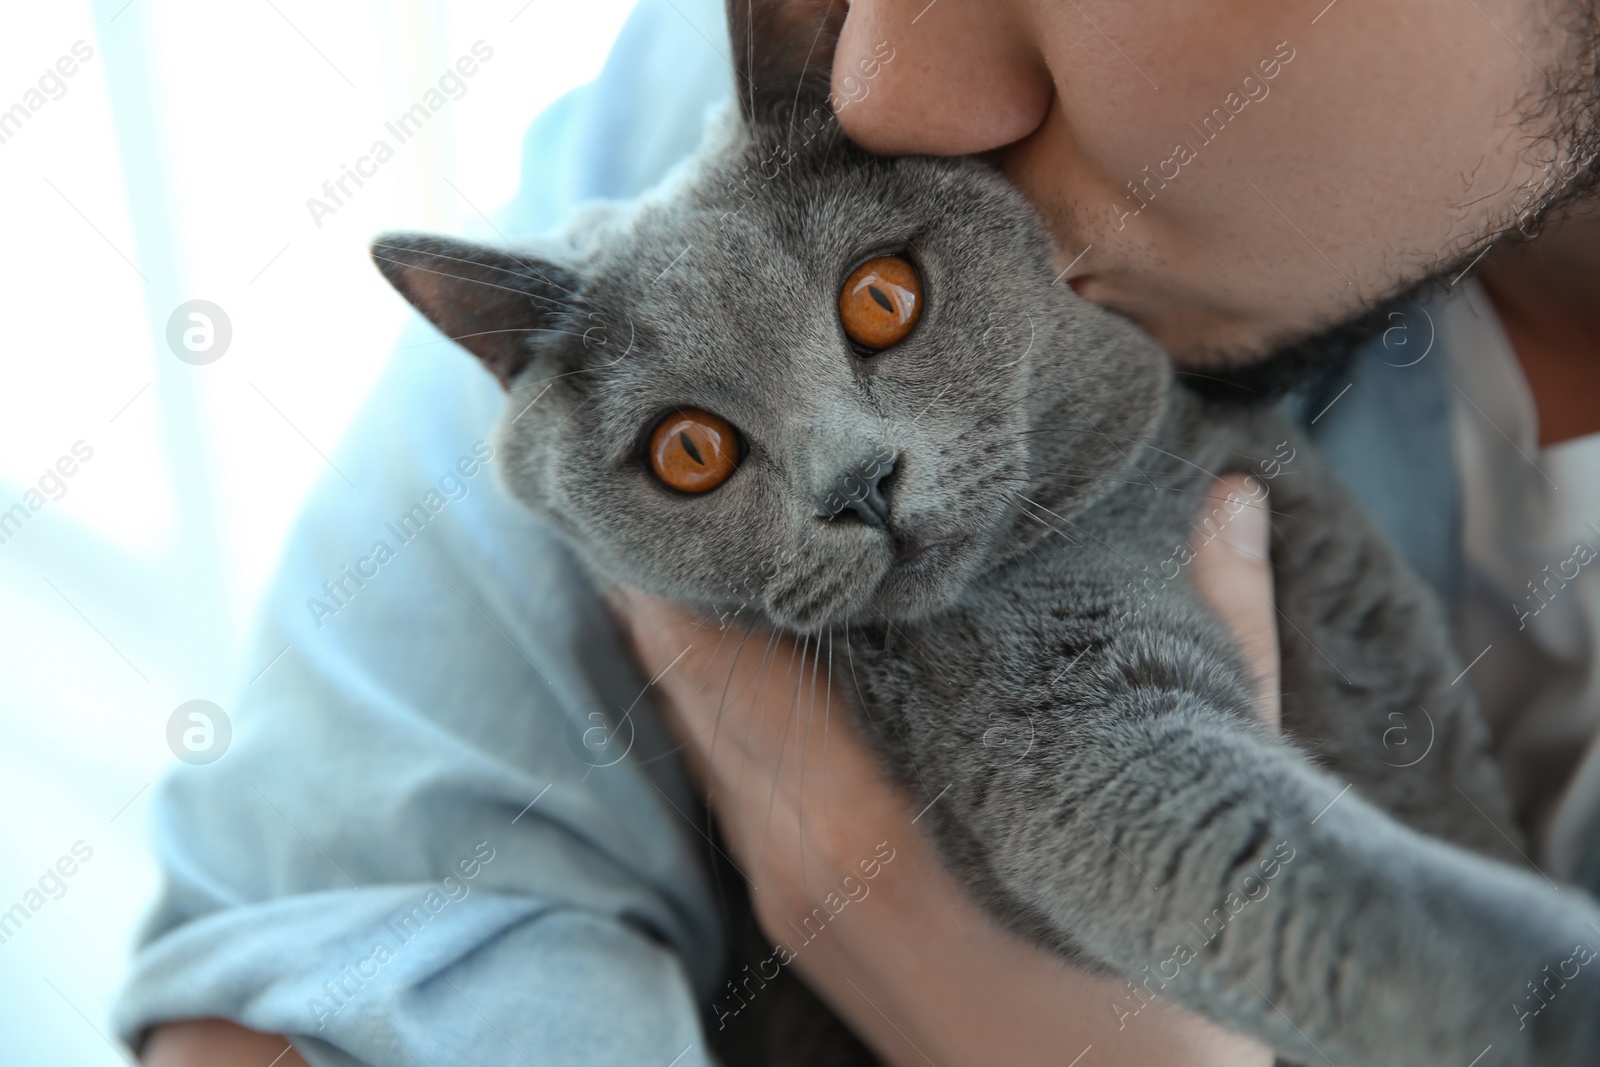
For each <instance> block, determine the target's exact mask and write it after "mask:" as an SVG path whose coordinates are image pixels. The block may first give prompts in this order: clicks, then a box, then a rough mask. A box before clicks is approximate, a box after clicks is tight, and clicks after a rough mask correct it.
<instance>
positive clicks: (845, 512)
mask: <svg viewBox="0 0 1600 1067" xmlns="http://www.w3.org/2000/svg"><path fill="white" fill-rule="evenodd" d="M898 461H899V456H897V455H896V454H895V453H894V452H892V451H890V450H888V449H886V448H880V449H878V450H877V451H876V452H874V453H873V454H872V455H870V456H867V457H866V458H864V459H861V460H858V461H857V462H855V463H852V464H851V465H850V466H849V467H847V468H846V469H845V470H844V471H843V472H842V473H841V474H839V475H838V477H836V478H835V479H834V480H833V483H832V484H831V485H829V486H828V488H827V489H826V490H825V491H824V492H823V494H822V496H821V498H820V499H819V500H818V502H817V515H818V517H819V518H823V519H829V520H836V519H839V518H842V517H844V516H854V517H855V518H857V519H860V520H861V521H862V522H864V523H866V524H867V525H868V526H879V527H884V526H888V525H889V508H890V505H889V489H890V478H891V477H892V476H893V474H894V472H895V465H896V464H897V462H898Z"/></svg>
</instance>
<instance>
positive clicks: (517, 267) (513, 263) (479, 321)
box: [372, 233, 578, 389]
mask: <svg viewBox="0 0 1600 1067" xmlns="http://www.w3.org/2000/svg"><path fill="white" fill-rule="evenodd" d="M372 259H373V261H374V262H375V263H377V265H378V269H379V270H381V271H382V272H383V276H384V277H385V278H388V279H389V282H390V284H392V285H393V286H394V287H395V288H396V289H398V290H400V293H401V295H402V296H404V297H405V298H406V299H407V300H409V301H411V303H412V304H414V305H416V308H417V310H418V311H420V312H422V313H423V314H424V315H425V316H427V318H428V321H429V322H432V323H433V324H434V325H435V326H437V327H439V329H440V331H442V332H443V333H444V335H445V336H446V337H448V338H450V339H451V340H452V341H454V342H456V343H457V344H459V345H461V347H463V348H465V349H466V350H467V351H469V352H471V353H472V354H473V355H475V356H477V357H478V358H479V359H480V360H482V361H483V365H484V366H485V367H487V368H488V369H489V372H490V373H491V374H493V375H494V376H495V377H496V378H498V379H499V380H500V385H501V386H502V387H503V388H506V389H510V388H511V380H512V379H513V378H515V377H516V376H517V374H518V372H520V371H521V370H522V369H523V367H525V366H527V364H528V361H529V360H530V359H531V358H532V356H533V348H532V346H531V345H530V344H529V343H528V342H529V338H530V337H531V336H532V335H533V333H534V332H535V331H537V330H540V329H543V328H548V326H549V324H550V320H551V319H552V318H554V317H555V316H557V315H559V314H561V313H562V312H567V311H571V310H572V309H573V307H574V304H575V302H576V301H577V292H576V290H577V285H578V283H577V278H576V277H574V276H573V274H572V272H571V271H569V270H567V269H565V268H563V267H559V266H557V265H555V264H553V263H549V262H546V261H544V260H539V259H529V258H525V257H519V256H515V255H512V254H510V253H508V252H502V251H499V250H498V249H494V248H488V247H485V246H483V245H478V244H473V243H471V242H469V241H458V240H454V239H452V238H448V237H437V236H434V235H432V234H425V233H386V234H383V235H381V236H380V237H378V238H377V239H376V240H374V241H373V242H372Z"/></svg>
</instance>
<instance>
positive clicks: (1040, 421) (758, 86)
mask: <svg viewBox="0 0 1600 1067" xmlns="http://www.w3.org/2000/svg"><path fill="white" fill-rule="evenodd" d="M729 6H730V20H731V28H732V30H733V33H732V37H733V40H734V42H735V62H736V65H737V68H738V72H739V73H738V77H737V84H738V94H737V97H738V101H739V108H738V110H737V111H734V110H733V109H732V108H730V109H729V111H728V114H727V115H726V117H725V119H724V121H723V122H722V123H721V125H720V126H719V127H718V128H716V129H715V130H713V132H712V133H711V135H710V136H709V138H708V140H707V142H706V144H705V145H704V146H703V147H702V149H701V151H700V153H699V154H698V156H697V159H696V160H695V162H694V163H693V164H692V165H691V166H690V167H688V168H686V169H684V170H682V171H680V173H679V174H678V175H677V176H676V178H675V179H674V180H672V181H669V182H668V183H665V184H664V185H663V186H662V187H661V188H659V189H658V190H656V191H655V192H654V193H653V194H652V195H650V196H648V197H645V198H644V199H642V200H641V201H639V202H637V203H633V204H629V205H616V206H611V207H600V208H597V209H594V210H592V211H590V212H587V213H585V215H584V216H583V218H581V219H580V220H579V221H578V222H576V223H575V224H574V225H573V227H571V229H570V232H569V234H568V236H567V237H566V238H565V239H563V241H561V242H559V243H556V242H552V243H549V244H547V245H546V246H544V247H542V248H540V249H538V250H535V249H532V248H529V249H526V250H518V251H502V250H497V249H493V248H488V247H483V246H479V245H475V244H469V243H466V242H462V241H457V240H452V239H446V238H440V237H430V236H424V235H415V234H389V235H385V236H384V237H381V238H379V239H378V240H377V241H376V242H375V244H374V247H373V254H374V257H375V258H376V260H377V261H378V265H379V267H380V268H381V269H382V271H383V272H384V274H385V275H386V276H387V277H388V278H389V280H390V281H391V282H393V283H394V285H395V286H396V288H398V289H399V290H400V291H401V292H402V293H403V294H404V295H405V296H406V297H407V298H408V299H409V300H411V302H412V303H413V304H415V305H416V306H417V307H418V308H419V309H420V310H421V311H422V312H423V313H424V314H425V315H426V316H427V317H428V318H429V319H431V320H432V321H433V322H434V323H435V324H436V325H437V326H438V327H439V328H440V329H441V330H443V332H444V333H445V334H446V335H447V336H449V337H451V338H453V339H454V340H456V341H457V342H459V343H460V344H461V345H462V346H464V347H465V348H467V349H468V350H470V351H471V352H473V353H474V354H475V355H477V356H478V357H479V358H480V359H481V360H482V361H483V363H484V365H485V366H486V367H487V368H488V369H489V370H490V371H491V372H492V373H493V374H495V375H496V377H497V378H498V379H499V380H500V382H501V383H502V385H504V386H505V388H506V389H507V392H508V394H509V395H508V400H507V405H506V408H505V413H504V415H503V416H502V418H501V420H500V424H499V427H498V430H497V436H498V451H499V455H500V456H501V457H502V462H501V478H502V480H503V482H504V483H505V484H506V485H507V486H508V487H509V489H510V490H511V492H512V493H513V494H514V495H515V496H517V497H518V498H519V499H521V500H522V501H523V502H524V503H525V504H527V506H529V507H530V508H531V509H532V510H533V511H534V512H535V513H536V514H538V515H539V516H540V517H541V518H543V519H544V520H545V521H547V522H549V523H550V524H551V525H553V526H554V527H555V528H557V529H558V530H560V531H562V532H564V533H565V534H566V535H567V536H568V537H569V538H570V540H571V541H572V543H573V545H574V546H575V547H576V549H577V550H578V551H579V552H580V553H582V554H583V555H584V556H585V557H586V558H587V559H588V561H589V562H590V563H591V564H592V565H593V566H594V567H595V568H596V569H598V570H599V571H600V572H601V573H602V574H604V575H606V576H607V577H609V578H611V579H613V580H616V581H619V582H623V583H627V584H630V585H633V586H637V587H639V588H641V589H644V590H645V591H647V592H651V593H655V594H657V595H660V596H664V597H667V598H669V599H673V600H677V601H679V602H683V603H687V604H691V605H694V606H697V607H701V608H705V609H725V608H728V607H748V608H749V609H750V612H749V613H753V614H756V615H758V616H760V617H763V618H765V619H766V620H767V621H769V622H772V623H774V624H777V625H780V626H783V627H785V628H790V629H795V630H816V629H821V628H825V627H827V626H829V625H831V624H834V623H839V622H866V621H871V620H873V619H876V618H879V617H885V616H886V617H888V618H890V619H906V618H916V617H921V616H925V615H927V614H929V613H931V612H935V611H937V610H939V609H940V608H942V607H944V606H946V605H948V604H950V603H951V602H952V601H953V600H954V599H955V598H956V597H957V596H958V595H959V594H960V592H961V590H962V589H963V587H964V586H965V585H966V584H967V583H968V582H970V581H971V580H972V579H974V578H975V577H977V576H978V575H980V574H982V573H983V572H985V571H986V570H988V569H990V568H992V567H993V566H995V565H997V564H998V563H1000V562H1002V561H1003V560H1005V559H1007V558H1009V557H1010V556H1012V555H1014V554H1016V553H1017V552H1020V551H1023V550H1024V549H1025V548H1027V547H1028V545H1029V544H1030V543H1031V542H1032V541H1034V540H1036V539H1037V538H1039V537H1040V536H1047V535H1049V534H1050V528H1051V527H1057V528H1060V527H1061V525H1062V524H1063V523H1064V522H1065V521H1066V520H1067V519H1068V518H1069V517H1070V515H1071V514H1072V513H1073V512H1074V511H1077V510H1078V509H1080V508H1081V507H1083V506H1084V505H1085V504H1086V503H1087V502H1088V501H1089V500H1091V499H1092V498H1093V497H1094V496H1095V495H1096V494H1097V493H1098V492H1099V491H1101V490H1102V489H1103V488H1104V487H1105V486H1106V485H1107V484H1110V482H1111V481H1113V480H1114V479H1115V477H1116V473H1115V472H1116V471H1117V470H1118V469H1119V468H1122V467H1124V466H1125V464H1126V463H1127V462H1128V459H1127V457H1128V456H1129V455H1130V454H1133V453H1136V452H1137V451H1138V447H1137V446H1138V443H1139V442H1140V441H1142V440H1144V438H1145V437H1146V436H1147V435H1148V433H1149V432H1150V430H1151V428H1152V427H1153V425H1154V424H1155V421H1156V420H1157V419H1158V417H1159V415H1160V413H1161V411H1162V409H1163V407H1164V400H1163V398H1164V395H1165V390H1166V389H1167V387H1168V382H1169V380H1170V371H1169V369H1168V367H1167V364H1166V360H1165V356H1164V355H1163V354H1162V353H1161V352H1160V351H1159V350H1158V349H1157V348H1156V346H1155V345H1154V343H1153V342H1151V341H1149V340H1148V339H1147V338H1145V337H1144V336H1143V335H1142V334H1140V333H1139V332H1138V331H1136V330H1135V329H1134V328H1133V327H1132V326H1130V325H1129V324H1127V323H1126V322H1124V321H1122V320H1120V319H1117V318H1115V317H1114V316H1112V315H1110V314H1108V313H1106V312H1104V311H1102V310H1100V309H1098V308H1095V307H1093V306H1091V305H1088V304H1086V303H1084V302H1083V301H1082V300H1080V299H1079V298H1078V297H1076V296H1075V295H1074V294H1073V292H1072V290H1071V289H1070V288H1069V287H1068V286H1067V285H1066V284H1065V283H1062V282H1060V281H1059V280H1058V276H1057V271H1056V268H1055V267H1054V266H1053V264H1052V258H1051V253H1052V249H1051V245H1050V241H1049V238H1048V236H1047V235H1046V233H1045V231H1044V229H1043V227H1042V226H1041V224H1040V222H1039V220H1038V218H1037V216H1036V215H1035V213H1034V211H1033V210H1032V208H1031V207H1030V206H1029V205H1028V203H1027V202H1026V201H1025V200H1024V199H1023V197H1022V196H1021V195H1020V194H1019V193H1018V192H1017V191H1016V190H1015V189H1014V188H1013V187H1012V186H1011V185H1010V184H1009V183H1008V182H1007V181H1006V180H1005V178H1004V177H1002V176H1001V175H1000V174H999V173H998V172H997V171H995V170H994V169H992V168H991V167H990V166H988V165H987V164H985V163H983V162H980V161H978V160H975V159H936V158H927V157H903V158H882V157H877V156H872V155H869V154H867V153H865V152H863V151H861V150H860V149H858V148H856V147H855V146H854V145H852V144H850V143H849V142H848V140H847V139H845V138H844V136H843V135H842V133H841V132H840V131H839V129H838V127H837V125H836V124H835V122H834V121H833V117H832V110H831V108H830V103H831V104H832V105H835V106H838V105H839V103H840V102H839V101H838V100H837V98H835V99H834V100H832V101H830V100H829V97H828V64H827V63H826V61H825V60H826V57H827V55H828V54H831V47H823V46H819V45H818V44H817V42H818V41H821V42H822V45H827V44H828V43H829V42H830V41H831V40H832V38H833V36H834V34H835V33H836V31H837V27H838V20H839V18H840V13H839V10H838V9H840V8H842V5H826V4H822V5H818V4H812V3H808V2H806V0H800V2H797V3H776V2H774V3H755V4H751V3H749V2H748V0H732V2H731V3H730V5H729ZM808 20H809V21H808ZM879 59H880V62H886V63H890V62H893V55H892V46H885V47H884V48H882V49H880V52H879ZM758 60H759V61H758ZM862 73H863V74H866V73H868V72H865V71H864V72H862ZM865 84H867V91H870V82H867V83H865ZM843 106H848V103H846V104H844V105H843Z"/></svg>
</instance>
